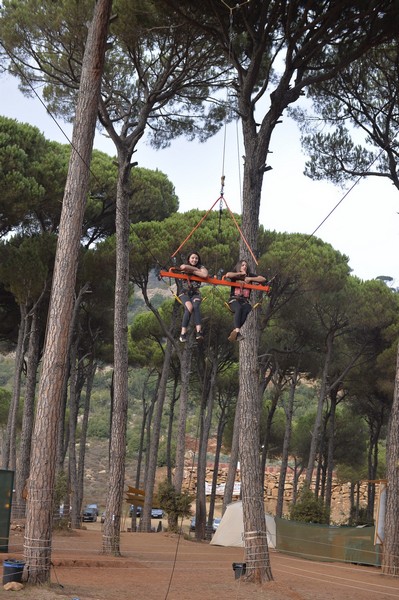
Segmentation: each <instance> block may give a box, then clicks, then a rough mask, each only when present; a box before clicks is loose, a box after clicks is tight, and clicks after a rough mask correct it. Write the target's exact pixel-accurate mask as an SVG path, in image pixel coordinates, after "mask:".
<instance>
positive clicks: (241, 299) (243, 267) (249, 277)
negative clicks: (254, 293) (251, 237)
mask: <svg viewBox="0 0 399 600" xmlns="http://www.w3.org/2000/svg"><path fill="white" fill-rule="evenodd" d="M225 278H226V279H230V281H242V282H243V283H265V282H266V278H265V277H263V275H256V273H251V272H250V271H249V266H248V262H247V261H246V260H239V261H238V263H237V265H236V267H235V271H229V272H228V273H226V275H225ZM250 297H251V290H250V289H248V288H245V287H236V286H232V287H231V291H230V299H229V307H230V309H231V310H232V311H233V313H234V329H233V331H232V332H231V333H230V335H229V337H228V338H227V339H228V340H229V342H235V341H238V342H240V341H241V340H243V339H244V336H243V335H242V334H241V332H240V329H241V327H242V326H243V325H244V323H245V321H246V319H247V317H248V315H249V313H250V312H251V310H252V306H251V304H250V301H249V300H250Z"/></svg>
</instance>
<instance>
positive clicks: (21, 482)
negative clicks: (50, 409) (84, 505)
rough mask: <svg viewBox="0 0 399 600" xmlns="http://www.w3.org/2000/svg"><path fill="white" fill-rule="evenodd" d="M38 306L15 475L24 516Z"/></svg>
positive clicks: (37, 334)
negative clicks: (17, 465)
mask: <svg viewBox="0 0 399 600" xmlns="http://www.w3.org/2000/svg"><path fill="white" fill-rule="evenodd" d="M39 322H40V319H39V306H36V307H35V310H34V311H33V314H32V320H31V324H30V333H29V344H28V351H27V357H26V358H27V371H26V383H25V399H24V409H23V415H22V432H21V449H20V458H19V467H18V470H17V473H16V482H15V496H16V503H17V506H18V507H21V510H20V511H19V514H20V515H21V516H25V508H26V500H25V496H26V483H27V480H28V477H29V464H30V452H31V443H32V433H33V422H34V414H35V392H36V378H37V369H38V366H39V345H40V333H41V331H40V325H39Z"/></svg>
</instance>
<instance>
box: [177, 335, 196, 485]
mask: <svg viewBox="0 0 399 600" xmlns="http://www.w3.org/2000/svg"><path fill="white" fill-rule="evenodd" d="M191 354H192V350H191V345H190V344H185V345H184V349H183V351H182V353H181V356H180V378H181V385H180V399H179V419H178V423H177V432H176V436H177V443H176V467H175V472H174V477H173V485H174V488H175V490H176V492H178V493H180V492H181V489H182V485H183V476H184V455H185V451H186V423H187V403H188V390H189V384H190V371H191V368H190V366H191Z"/></svg>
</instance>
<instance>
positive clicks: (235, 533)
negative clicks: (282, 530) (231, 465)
mask: <svg viewBox="0 0 399 600" xmlns="http://www.w3.org/2000/svg"><path fill="white" fill-rule="evenodd" d="M265 519H266V531H267V543H268V545H269V548H275V547H276V523H275V521H274V517H273V516H272V515H268V514H265ZM211 544H214V545H215V546H243V545H244V520H243V516H242V501H241V500H239V501H237V502H232V503H231V504H228V505H227V507H226V511H225V513H224V515H223V517H222V520H221V521H220V524H219V527H218V528H217V530H216V531H215V534H214V536H213V538H212V540H211Z"/></svg>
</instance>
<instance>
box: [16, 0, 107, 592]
mask: <svg viewBox="0 0 399 600" xmlns="http://www.w3.org/2000/svg"><path fill="white" fill-rule="evenodd" d="M111 6H112V0H98V1H97V3H96V6H95V9H94V15H93V20H92V22H91V24H90V27H89V33H88V38H87V43H86V48H85V54H84V59H83V66H82V76H81V84H80V89H79V95H78V101H77V108H76V117H75V122H74V128H73V136H72V151H71V158H70V162H69V170H68V176H67V182H66V186H65V193H64V200H63V206H62V212H61V221H60V227H59V237H58V244H57V252H56V259H55V266H54V275H53V285H52V293H51V300H50V308H49V314H48V321H47V335H46V341H45V348H44V355H43V365H42V373H41V378H40V385H39V393H38V405H37V413H36V421H35V428H34V434H33V439H32V457H31V469H30V476H29V482H28V504H27V508H28V510H27V519H26V531H25V544H24V556H25V563H26V570H25V574H24V578H25V579H27V580H28V581H29V582H30V583H35V584H37V583H46V582H48V581H49V579H50V566H51V546H52V532H51V521H52V508H53V490H54V481H55V467H56V449H57V427H58V422H59V418H60V407H61V400H62V389H63V382H64V376H65V370H66V368H67V359H68V342H69V329H70V321H71V317H72V310H73V295H74V289H75V282H76V270H77V259H78V254H79V246H80V238H81V230H82V222H83V215H84V209H85V206H86V197H87V190H88V187H89V165H90V160H91V154H92V148H93V139H94V132H95V126H96V118H97V108H98V103H99V96H100V85H101V74H102V70H103V65H104V56H105V48H106V39H107V31H108V23H109V18H110V13H111Z"/></svg>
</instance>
